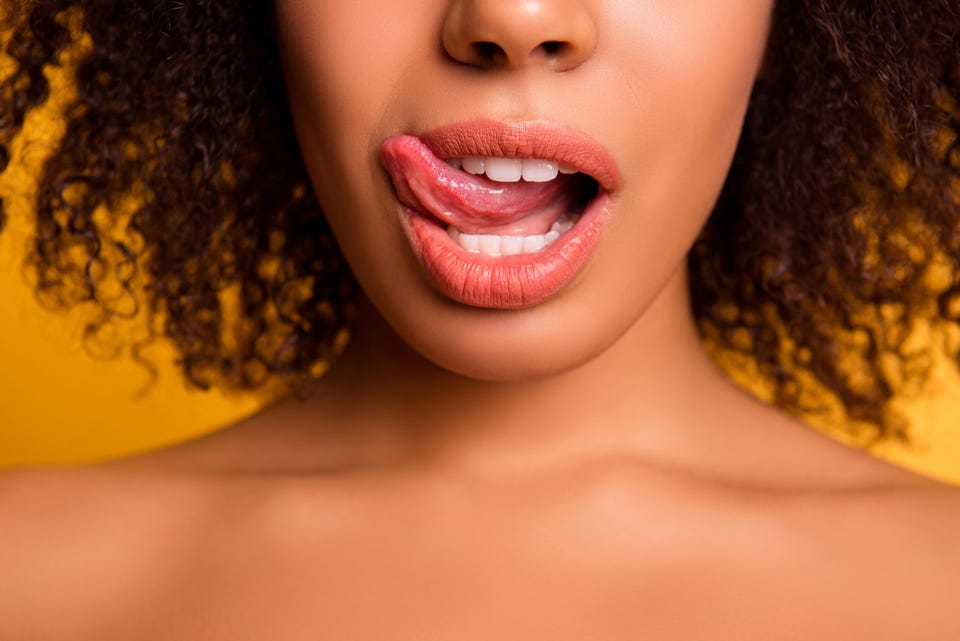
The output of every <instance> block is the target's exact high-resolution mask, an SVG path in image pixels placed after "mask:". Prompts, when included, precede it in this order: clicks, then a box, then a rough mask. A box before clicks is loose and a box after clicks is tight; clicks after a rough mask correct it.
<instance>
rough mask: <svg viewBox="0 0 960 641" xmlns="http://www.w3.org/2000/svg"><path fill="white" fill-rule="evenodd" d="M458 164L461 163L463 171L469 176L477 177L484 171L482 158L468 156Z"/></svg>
mask: <svg viewBox="0 0 960 641" xmlns="http://www.w3.org/2000/svg"><path fill="white" fill-rule="evenodd" d="M460 162H462V163H463V170H464V171H465V172H467V173H470V174H476V175H478V176H479V175H480V174H482V173H483V172H484V171H485V170H486V167H485V165H486V162H485V161H484V159H483V158H477V157H475V156H468V157H466V158H463V159H462V160H461V161H460Z"/></svg>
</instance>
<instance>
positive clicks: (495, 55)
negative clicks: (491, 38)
mask: <svg viewBox="0 0 960 641" xmlns="http://www.w3.org/2000/svg"><path fill="white" fill-rule="evenodd" d="M470 46H471V48H472V49H473V53H474V56H476V61H477V62H478V63H479V65H480V66H481V67H492V66H493V65H494V64H496V63H498V62H499V61H502V60H505V59H506V57H507V52H506V51H504V50H503V47H501V46H500V45H498V44H497V43H495V42H474V43H471V45H470Z"/></svg>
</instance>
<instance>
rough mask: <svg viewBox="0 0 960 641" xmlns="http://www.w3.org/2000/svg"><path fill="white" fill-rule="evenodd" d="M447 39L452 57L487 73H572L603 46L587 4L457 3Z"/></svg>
mask: <svg viewBox="0 0 960 641" xmlns="http://www.w3.org/2000/svg"><path fill="white" fill-rule="evenodd" d="M442 37H443V47H444V50H445V51H446V52H447V54H448V55H449V56H450V57H451V58H453V59H454V60H457V61H458V62H462V63H464V64H467V65H470V66H473V67H479V68H483V69H490V68H501V69H523V68H528V67H543V68H547V69H551V70H554V71H569V70H571V69H575V68H576V67H579V66H580V65H581V64H583V63H584V62H586V61H587V60H588V59H589V58H590V56H591V55H592V54H593V51H594V49H595V48H596V45H597V29H596V23H595V19H594V16H593V14H592V12H591V10H590V8H589V7H587V6H586V5H585V4H584V2H583V0H454V1H453V2H452V3H451V6H450V9H449V11H448V13H447V15H446V17H445V18H444V24H443V34H442Z"/></svg>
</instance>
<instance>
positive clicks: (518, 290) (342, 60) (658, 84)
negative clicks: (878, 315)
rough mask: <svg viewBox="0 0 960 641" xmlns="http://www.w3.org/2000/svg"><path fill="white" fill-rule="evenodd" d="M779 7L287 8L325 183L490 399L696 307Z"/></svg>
mask: <svg viewBox="0 0 960 641" xmlns="http://www.w3.org/2000/svg"><path fill="white" fill-rule="evenodd" d="M772 5H773V0H736V1H735V0H703V1H700V2H686V1H676V0H670V1H667V0H635V1H630V2H627V1H623V0H620V1H609V2H604V1H602V0H535V1H534V2H530V1H529V0H524V1H521V0H516V2H509V1H507V0H500V1H497V2H494V1H493V0H489V1H487V2H484V0H415V1H414V0H354V1H352V2H350V3H344V2H342V1H340V0H311V1H306V0H276V1H275V8H276V19H277V30H278V37H279V40H280V44H281V54H282V67H283V69H282V72H283V74H284V77H285V80H286V83H287V90H288V95H289V100H290V108H291V115H292V118H293V122H294V126H295V129H296V132H297V137H298V140H299V143H300V146H301V151H302V154H303V158H304V162H305V163H306V167H307V170H308V172H309V174H310V177H311V181H312V183H313V187H314V189H315V191H316V193H317V196H318V199H319V201H320V203H321V205H322V207H323V209H324V212H325V214H326V216H327V218H328V220H329V222H330V225H331V228H332V229H333V232H334V235H335V236H336V239H337V242H338V243H339V245H340V248H341V250H342V251H343V254H344V256H345V257H346V259H347V261H348V262H349V264H350V265H351V268H352V270H353V272H354V274H355V275H356V277H357V279H358V281H359V283H360V285H361V286H362V287H363V289H364V292H365V294H366V295H367V297H368V298H369V299H370V300H371V301H372V303H373V304H374V305H375V306H376V308H377V309H378V310H379V312H380V313H381V314H382V316H383V317H384V319H385V320H386V321H387V322H388V323H389V324H390V326H391V327H392V328H393V329H394V331H395V332H396V333H397V334H399V336H400V337H401V338H402V339H403V340H404V341H405V342H406V343H408V344H409V345H410V346H411V347H413V348H414V349H415V350H416V351H417V352H419V353H420V354H421V355H422V356H424V357H425V358H427V359H428V360H430V361H432V362H434V363H436V364H437V365H439V366H441V367H443V368H445V369H448V370H450V371H452V372H455V373H458V374H462V375H465V376H469V377H472V378H478V379H484V380H504V381H506V380H523V379H534V378H540V377H545V376H549V375H552V374H556V373H560V372H563V371H567V370H570V369H572V368H575V367H577V366H578V365H580V364H582V363H584V362H587V361H589V360H591V359H592V358H594V357H596V356H597V355H599V354H600V353H602V352H604V351H605V350H606V349H608V348H609V347H610V346H611V345H613V344H615V343H616V342H617V340H618V339H620V338H621V337H622V336H623V335H624V334H625V333H626V332H628V330H630V328H632V327H635V326H637V324H638V323H641V322H642V321H643V318H644V315H645V313H646V312H648V310H650V309H651V307H652V306H653V303H654V302H655V301H656V300H657V298H658V297H659V296H662V295H663V293H664V292H665V291H667V290H668V289H669V288H671V287H683V286H685V283H684V282H683V281H684V279H685V271H684V269H683V265H684V263H685V257H686V254H687V252H688V251H689V248H690V246H691V245H692V243H693V241H694V239H695V238H696V236H697V234H698V232H699V230H700V229H701V227H702V226H703V224H704V222H705V221H706V218H707V217H708V215H709V213H710V211H711V210H712V208H713V206H714V204H715V202H716V199H717V196H718V194H719V192H720V189H721V187H722V185H723V181H724V179H725V177H726V175H727V172H728V171H729V168H730V163H731V160H732V158H733V154H734V151H735V149H736V144H737V141H738V139H739V136H740V131H741V128H742V124H743V119H744V115H745V113H746V109H747V106H748V102H749V97H750V92H751V89H752V87H753V83H754V80H755V78H756V75H757V72H758V69H759V67H760V63H761V59H762V57H763V53H764V49H765V46H766V40H767V33H768V30H769V21H770V15H771V11H772ZM554 42H560V43H562V44H561V45H560V47H559V48H558V47H556V46H555V45H552V44H547V45H544V44H543V43H554ZM483 43H488V44H483ZM489 43H493V45H495V46H492V47H491V45H490V44H489ZM491 51H493V52H495V53H494V55H492V56H491V55H490V52H491ZM571 172H572V173H571ZM554 174H556V177H554ZM518 178H519V179H518ZM676 313H677V314H686V315H687V316H686V317H682V318H677V319H676V322H677V323H680V324H683V323H687V324H689V322H690V318H689V312H687V311H686V310H685V309H684V310H679V309H678V310H677V311H676Z"/></svg>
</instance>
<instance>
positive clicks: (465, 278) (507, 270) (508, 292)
mask: <svg viewBox="0 0 960 641" xmlns="http://www.w3.org/2000/svg"><path fill="white" fill-rule="evenodd" d="M609 209H610V196H609V194H608V193H606V192H603V191H601V192H600V193H598V194H597V196H596V197H594V199H593V200H592V201H590V204H589V205H588V206H587V208H586V210H585V211H584V212H583V214H582V215H581V217H580V219H579V220H578V221H577V223H576V224H575V225H574V226H573V228H572V229H570V230H569V231H567V232H566V233H565V234H563V235H562V236H560V238H558V239H557V240H555V241H554V242H553V243H551V244H550V245H549V246H548V247H545V248H544V249H542V250H540V251H538V252H535V253H532V254H519V255H515V256H496V257H494V256H486V255H483V254H478V253H474V252H469V251H467V250H465V249H463V248H462V247H460V245H458V244H457V243H455V242H454V241H453V239H452V238H450V236H449V235H448V234H447V231H446V229H445V228H444V227H442V226H441V224H440V223H439V222H437V221H436V220H435V219H434V218H433V217H431V216H429V215H427V214H424V213H422V212H418V211H415V210H413V209H410V208H409V207H406V206H403V205H401V221H402V223H403V228H404V231H405V232H406V235H407V239H408V240H409V242H410V245H411V247H413V251H414V254H416V256H417V258H418V259H419V261H420V264H421V265H423V267H424V269H426V271H427V273H428V274H429V275H430V276H431V277H432V279H433V281H434V282H435V283H436V285H437V287H438V288H439V289H440V291H441V292H443V294H444V295H446V296H447V297H449V298H451V299H453V300H455V301H458V302H460V303H463V304H464V305H470V306H472V307H486V308H491V309H519V308H523V307H530V306H532V305H536V304H538V303H542V302H543V301H545V300H547V299H549V298H551V297H552V296H554V295H556V294H557V293H558V292H559V291H560V290H562V289H563V288H564V287H566V286H567V285H568V284H569V283H570V282H571V281H573V280H574V278H576V276H577V274H579V273H580V272H581V271H582V270H583V268H584V266H585V265H586V263H587V260H588V259H589V258H590V256H591V255H592V253H593V250H594V248H595V247H596V244H597V240H598V239H599V237H600V233H601V231H602V230H603V227H604V225H605V224H606V221H607V218H608V216H609Z"/></svg>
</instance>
